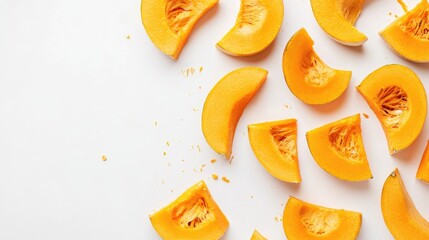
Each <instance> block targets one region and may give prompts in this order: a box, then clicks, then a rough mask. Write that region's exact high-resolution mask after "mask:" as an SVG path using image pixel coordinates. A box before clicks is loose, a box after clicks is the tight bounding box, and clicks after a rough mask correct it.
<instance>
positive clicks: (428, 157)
mask: <svg viewBox="0 0 429 240" xmlns="http://www.w3.org/2000/svg"><path fill="white" fill-rule="evenodd" d="M416 178H417V179H419V180H421V181H423V182H426V183H429V141H428V142H427V144H426V148H425V151H424V153H423V156H422V160H421V161H420V165H419V168H418V170H417V174H416Z"/></svg>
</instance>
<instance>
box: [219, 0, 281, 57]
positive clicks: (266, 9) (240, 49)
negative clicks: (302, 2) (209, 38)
mask: <svg viewBox="0 0 429 240" xmlns="http://www.w3.org/2000/svg"><path fill="white" fill-rule="evenodd" d="M282 22H283V0H241V7H240V12H239V13H238V16H237V20H236V22H235V25H234V27H233V28H232V29H231V30H230V31H229V32H228V33H227V34H226V35H225V36H224V37H223V38H222V39H221V40H220V41H219V42H218V43H217V47H218V49H220V50H221V51H222V52H224V53H226V54H228V55H232V56H250V55H254V54H257V53H259V52H261V51H262V50H264V49H265V48H267V47H268V45H270V44H271V43H272V42H273V41H274V39H275V38H276V36H277V34H278V33H279V31H280V27H281V25H282Z"/></svg>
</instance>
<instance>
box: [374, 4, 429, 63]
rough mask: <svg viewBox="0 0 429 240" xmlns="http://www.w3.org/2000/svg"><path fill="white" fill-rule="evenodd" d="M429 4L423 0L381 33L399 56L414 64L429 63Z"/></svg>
mask: <svg viewBox="0 0 429 240" xmlns="http://www.w3.org/2000/svg"><path fill="white" fill-rule="evenodd" d="M428 14H429V3H428V1H427V0H422V1H421V2H420V3H419V4H417V6H416V7H415V8H413V9H412V10H411V11H408V12H406V13H405V15H403V16H401V17H399V18H398V19H396V20H395V21H394V22H392V23H391V24H390V25H389V26H387V27H386V28H385V29H384V30H382V31H381V32H380V35H381V37H382V38H383V39H384V41H386V43H387V44H388V45H389V47H390V48H391V49H393V50H394V52H395V53H396V54H398V55H399V56H401V57H403V58H405V59H407V60H410V61H413V62H422V63H425V62H429V18H428Z"/></svg>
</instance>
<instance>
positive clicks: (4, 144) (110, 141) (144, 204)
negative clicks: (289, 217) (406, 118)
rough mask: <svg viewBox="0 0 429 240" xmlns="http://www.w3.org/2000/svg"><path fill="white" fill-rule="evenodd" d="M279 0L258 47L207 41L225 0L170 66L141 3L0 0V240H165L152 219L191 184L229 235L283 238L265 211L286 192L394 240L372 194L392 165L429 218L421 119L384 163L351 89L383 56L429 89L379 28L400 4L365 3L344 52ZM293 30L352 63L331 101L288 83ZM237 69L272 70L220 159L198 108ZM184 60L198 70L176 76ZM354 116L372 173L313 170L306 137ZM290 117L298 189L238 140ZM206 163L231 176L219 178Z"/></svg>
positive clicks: (222, 26)
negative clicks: (355, 35)
mask: <svg viewBox="0 0 429 240" xmlns="http://www.w3.org/2000/svg"><path fill="white" fill-rule="evenodd" d="M407 3H409V4H410V6H413V5H414V4H415V3H417V1H411V0H410V1H408V2H407ZM284 4H285V15H284V22H283V26H282V29H281V31H280V33H279V35H278V38H277V40H276V41H275V42H274V43H273V44H272V45H271V46H270V47H269V48H268V49H266V50H265V51H264V52H262V53H261V54H259V55H256V56H254V57H249V58H235V57H230V56H227V55H225V54H223V53H221V52H220V51H219V50H217V49H216V48H215V44H216V42H217V41H219V40H220V39H221V37H222V36H223V35H224V34H225V33H226V32H227V31H228V30H229V29H230V28H231V27H232V25H233V24H234V22H235V17H236V15H237V12H238V10H239V5H240V3H239V1H238V0H221V1H220V2H219V5H218V6H216V7H215V8H214V9H212V10H211V11H210V12H208V13H207V14H206V15H205V16H204V17H203V18H202V19H201V20H200V21H199V23H198V24H197V25H196V27H195V29H194V31H193V33H192V35H191V37H190V38H189V41H188V43H187V45H186V46H185V48H184V50H183V52H182V54H181V55H180V58H179V60H177V61H173V60H171V59H169V58H168V57H167V56H165V55H163V54H162V53H161V52H160V51H159V50H158V49H157V48H155V47H154V45H153V44H152V43H151V41H150V40H149V38H148V37H147V35H146V32H145V31H144V29H143V26H142V24H141V21H140V1H139V0H122V1H118V0H92V1H88V0H73V1H65V0H62V1H60V0H40V1H28V0H0V239H6V240H14V239H20V240H24V239H25V240H26V239H32V240H37V239H43V240H50V239H103V240H107V239H127V240H128V239H130V240H131V239H160V238H159V237H158V235H157V234H156V232H155V231H154V230H153V228H152V226H151V224H150V221H149V217H148V216H149V214H151V213H153V212H154V211H155V210H158V209H160V208H162V207H163V206H165V205H166V204H168V203H169V202H171V201H173V200H174V199H175V198H176V197H177V196H179V195H180V194H181V193H182V192H183V191H184V190H186V189H187V188H188V187H190V186H191V185H193V184H194V183H196V182H197V181H199V180H205V181H206V183H207V184H208V186H209V189H210V190H211V192H212V195H213V197H214V199H215V200H216V201H217V203H218V204H219V206H220V207H221V208H222V210H223V211H224V213H225V214H226V216H227V217H228V219H229V221H230V227H229V229H228V231H227V233H226V234H225V236H224V237H223V239H224V240H236V239H249V238H250V236H251V233H252V231H253V229H255V228H256V229H258V230H259V231H260V232H261V233H262V234H263V235H265V236H266V237H267V238H269V239H285V235H284V233H283V228H282V224H281V221H276V218H281V216H282V213H283V209H284V204H285V202H286V201H287V199H288V197H289V195H293V196H295V197H298V198H301V199H303V200H305V201H308V202H312V203H314V204H318V205H322V206H327V207H332V208H344V209H349V210H355V211H360V212H362V213H363V223H362V228H361V231H360V235H359V239H365V240H366V239H377V240H379V239H392V237H391V235H390V233H389V231H388V229H387V228H386V226H385V224H384V221H383V218H382V214H381V210H380V194H381V188H382V185H383V183H384V180H385V179H386V177H387V176H388V175H389V173H390V172H391V171H392V170H393V169H394V168H395V167H399V169H400V172H401V174H402V176H403V179H404V182H405V186H406V187H407V189H408V191H409V193H410V195H411V197H412V199H413V200H414V202H415V205H416V206H417V208H418V210H419V211H420V212H421V213H422V215H423V216H425V217H426V218H429V207H428V205H427V199H428V198H429V186H428V185H426V184H424V183H422V182H420V181H418V180H416V179H415V177H414V176H415V173H416V170H417V167H418V164H419V162H420V158H421V155H422V152H423V150H424V148H425V145H426V141H427V139H428V138H429V133H428V127H429V125H428V123H427V121H428V120H426V124H425V127H424V129H423V131H422V134H421V135H420V137H419V138H418V139H417V140H416V142H415V143H414V144H413V145H411V146H410V147H409V148H408V149H406V150H404V151H403V152H400V153H398V154H396V155H395V156H393V157H391V156H390V155H389V153H388V149H387V144H386V140H385V137H384V133H383V130H382V128H381V125H380V123H379V122H378V120H377V118H376V117H375V115H374V114H373V112H372V111H371V110H370V108H369V107H368V105H367V104H366V103H365V101H364V100H363V98H362V97H361V96H360V95H359V94H358V92H357V91H356V90H355V86H357V85H358V84H359V83H360V82H361V81H362V79H363V78H364V77H366V76H367V75H368V74H369V73H370V72H372V71H373V70H375V69H376V68H378V67H381V66H383V65H385V64H391V63H399V64H403V65H406V66H408V67H411V68H412V69H413V70H414V71H415V72H416V73H417V74H418V75H419V76H420V77H421V80H422V82H423V84H424V85H425V86H426V89H429V82H428V81H429V77H428V74H429V68H428V65H427V64H426V65H425V64H414V63H411V62H407V61H405V60H403V59H401V58H400V57H398V56H396V55H395V54H394V53H393V52H391V51H390V50H389V48H388V47H387V45H386V44H385V43H384V42H383V40H382V39H381V38H380V37H379V35H378V32H379V31H380V30H382V29H383V28H384V27H385V26H387V25H388V24H389V23H390V22H392V21H393V20H394V19H395V17H394V15H395V14H398V15H401V14H402V9H401V7H400V5H399V4H397V3H396V1H395V0H367V4H366V6H365V8H364V9H363V11H362V14H361V16H360V18H359V20H358V22H357V27H358V29H360V30H361V31H362V32H364V33H366V35H367V36H368V38H369V40H368V41H367V42H366V43H365V44H364V46H363V47H357V48H352V47H345V46H342V45H340V44H337V43H336V42H334V41H332V40H331V39H330V38H329V37H327V35H326V34H325V33H324V32H323V31H322V30H321V29H320V27H319V26H318V25H317V23H316V21H315V19H314V17H313V15H312V12H311V6H310V3H309V1H308V0H285V1H284ZM389 12H391V13H392V14H391V15H389ZM301 27H305V28H306V29H307V30H308V32H309V34H310V35H311V36H312V37H313V39H314V41H315V51H316V52H317V53H318V54H319V56H320V57H321V59H323V60H324V61H325V62H326V63H327V64H328V65H330V66H331V67H334V68H337V69H348V70H352V71H353V76H352V79H351V82H350V85H349V87H348V89H347V90H346V92H345V93H344V95H342V97H341V98H339V99H338V100H337V101H335V102H333V103H330V104H327V105H324V106H309V105H306V104H304V103H302V102H300V101H299V100H298V99H297V98H295V97H294V96H293V94H292V93H291V92H290V91H289V89H288V88H287V86H286V84H285V82H284V78H283V73H282V68H281V63H282V53H283V49H284V47H285V45H286V43H287V41H288V39H289V38H290V37H291V36H292V35H293V34H294V33H295V32H296V31H297V30H298V29H300V28H301ZM128 35H129V36H130V39H127V36H128ZM248 65H254V66H260V67H263V68H265V69H267V70H268V71H269V76H268V79H267V82H266V83H265V85H264V86H263V87H262V88H261V89H260V91H259V93H258V94H257V95H256V97H255V98H254V99H253V100H252V101H251V102H250V104H249V105H248V107H247V108H246V110H245V112H244V114H243V115H242V118H241V120H240V122H239V124H238V126H237V131H236V136H235V139H234V146H233V153H234V156H235V158H234V160H233V161H232V163H229V162H228V161H226V160H224V159H222V157H221V156H219V155H217V154H216V153H214V152H213V151H212V150H211V149H210V147H209V146H208V145H207V143H206V142H205V139H204V137H203V134H202V132H201V124H200V119H201V110H202V106H203V102H204V99H205V97H206V95H207V93H208V92H209V91H210V89H211V88H212V86H214V85H215V83H216V82H217V81H218V80H219V79H220V78H222V77H223V76H224V75H225V74H227V73H228V72H230V71H232V70H234V69H236V68H238V67H243V66H248ZM200 67H203V69H202V71H201V72H199V71H198V70H199V68H200ZM189 68H194V69H196V70H197V71H196V72H195V73H194V74H190V75H189V76H186V74H184V73H183V71H184V70H186V69H189ZM285 105H287V106H285ZM356 113H367V114H368V115H369V119H365V118H362V129H363V132H362V134H363V139H364V144H365V147H366V151H367V155H368V159H369V162H370V166H371V169H372V173H373V175H374V179H372V180H369V181H365V182H359V183H352V182H345V181H341V180H338V179H336V178H335V177H333V176H331V175H329V174H327V173H326V172H324V171H323V170H322V169H321V168H319V167H318V165H317V164H316V163H315V162H314V160H313V159H312V157H311V155H310V152H309V150H308V147H307V145H306V142H305V132H307V131H308V130H311V129H313V128H316V127H318V126H321V125H324V124H326V123H329V122H331V121H335V120H338V119H340V118H343V117H346V116H350V115H353V114H356ZM285 118H297V119H298V125H299V127H298V138H299V139H298V140H299V142H298V150H299V160H300V167H301V174H302V178H303V181H302V183H300V184H297V185H296V184H287V183H283V182H281V181H278V180H277V179H275V178H273V177H272V176H271V175H269V174H268V173H267V172H266V171H265V170H264V168H263V167H262V166H261V165H260V164H259V162H258V161H257V160H256V158H255V157H254V155H253V153H252V150H251V148H250V145H249V142H248V136H247V125H248V124H251V123H258V122H265V121H272V120H279V119H285ZM167 142H169V144H170V146H167ZM164 152H165V153H166V155H165V156H164V154H163V153H164ZM102 155H106V157H107V161H105V162H103V161H102V160H101V156H102ZM211 159H217V160H218V161H217V162H216V163H215V164H210V160H211ZM203 164H206V165H207V166H206V167H204V168H203V169H202V170H203V171H200V168H201V167H202V165H203ZM213 173H216V174H218V175H219V176H220V177H222V176H226V177H227V178H229V179H230V180H231V183H229V184H227V183H224V182H223V181H221V180H218V181H214V180H213V179H212V178H211V174H213Z"/></svg>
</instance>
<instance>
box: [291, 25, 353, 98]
mask: <svg viewBox="0 0 429 240" xmlns="http://www.w3.org/2000/svg"><path fill="white" fill-rule="evenodd" d="M313 44H314V42H313V40H312V39H311V37H310V36H309V35H308V33H307V31H306V30H305V29H304V28H302V29H301V30H299V31H298V32H296V33H295V34H294V35H293V36H292V38H291V39H290V40H289V42H288V44H287V45H286V47H285V50H284V52H283V74H284V77H285V80H286V84H287V86H288V87H289V89H290V91H291V92H292V93H293V94H294V95H295V96H296V97H297V98H299V99H300V100H302V101H303V102H305V103H308V104H325V103H328V102H331V101H333V100H335V99H337V98H338V97H339V96H341V94H342V93H343V92H344V91H345V90H346V88H347V86H348V84H349V82H350V78H351V76H352V72H351V71H342V70H335V69H333V68H331V67H329V66H328V65H326V64H325V63H324V62H323V61H322V60H321V59H320V58H319V56H317V54H316V52H314V50H313Z"/></svg>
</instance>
